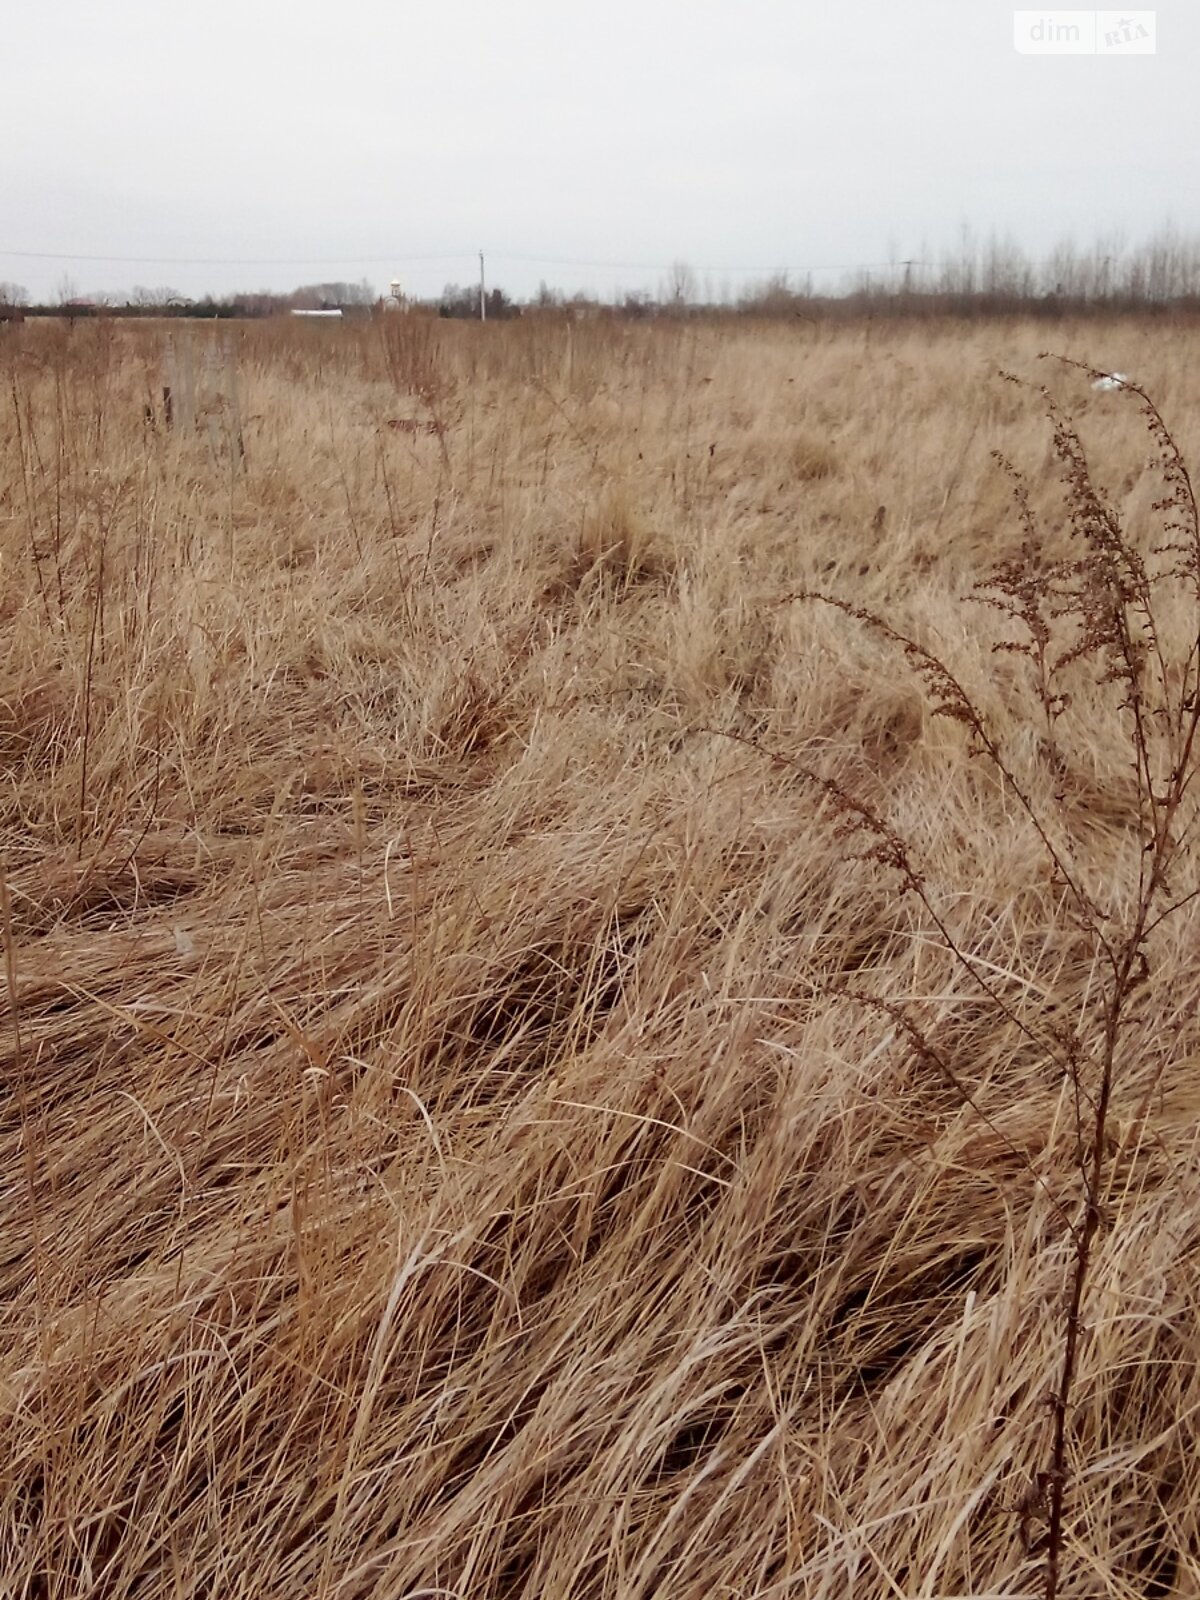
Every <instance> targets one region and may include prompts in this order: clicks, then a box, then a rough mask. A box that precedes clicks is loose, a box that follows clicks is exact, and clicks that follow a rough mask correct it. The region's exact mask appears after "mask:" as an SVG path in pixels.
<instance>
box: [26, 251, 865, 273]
mask: <svg viewBox="0 0 1200 1600" xmlns="http://www.w3.org/2000/svg"><path fill="white" fill-rule="evenodd" d="M489 253H490V254H491V255H492V259H493V260H496V261H506V262H509V263H512V264H514V265H518V266H543V267H576V268H589V267H590V268H598V269H601V270H603V271H608V272H669V271H670V269H671V265H672V263H671V262H669V261H588V260H585V259H583V258H582V257H573V256H539V255H521V254H514V253H511V252H507V251H503V250H497V251H492V252H489ZM477 255H478V252H477V251H468V250H445V251H430V252H423V253H418V254H412V253H405V252H395V253H393V254H388V255H352V256H129V255H90V254H83V253H80V252H77V251H63V250H5V249H0V257H4V258H5V259H9V258H11V259H13V260H20V261H64V262H90V263H100V264H103V263H116V264H120V265H123V266H156V267H347V266H356V265H357V266H364V265H372V266H377V265H381V264H382V265H397V266H402V265H405V264H407V263H412V262H434V261H460V262H466V261H471V260H474V259H475V258H476V256H477ZM688 264H689V266H691V270H692V271H693V272H696V273H700V274H703V275H706V276H711V277H720V276H722V275H732V276H737V277H756V276H762V277H772V276H774V275H776V274H778V273H801V274H802V273H809V272H882V271H886V270H887V269H888V268H890V267H894V266H895V265H896V263H895V262H888V261H842V262H826V263H823V264H820V265H815V266H804V267H795V266H790V265H788V264H786V263H780V262H776V263H775V264H774V265H773V266H767V267H763V266H756V267H742V266H704V265H701V266H694V265H692V264H691V263H690V262H689V263H688Z"/></svg>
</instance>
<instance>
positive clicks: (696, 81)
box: [0, 0, 1200, 295]
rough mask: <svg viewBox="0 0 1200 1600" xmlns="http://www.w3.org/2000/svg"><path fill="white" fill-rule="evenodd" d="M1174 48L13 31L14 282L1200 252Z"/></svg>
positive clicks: (852, 9) (906, 11) (219, 20)
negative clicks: (1170, 241) (1062, 50)
mask: <svg viewBox="0 0 1200 1600" xmlns="http://www.w3.org/2000/svg"><path fill="white" fill-rule="evenodd" d="M1157 34H1158V45H1157V54H1155V55H1153V56H1140V57H1104V56H1070V57H1047V56H1025V55H1020V54H1018V53H1017V52H1016V50H1015V49H1014V46H1013V13H1012V8H1011V7H1004V6H1001V5H998V4H995V3H993V0H859V3H853V0H851V3H838V0H828V3H822V4H817V3H811V0H738V4H737V5H734V4H731V3H728V0H723V3H716V0H605V3H604V4H602V5H601V4H591V5H582V4H575V3H572V0H488V3H484V0H454V3H452V4H441V5H435V4H430V3H428V0H425V3H421V4H415V3H413V0H392V3H390V4H388V3H384V0H340V3H339V4H330V3H329V0H293V3H292V4H290V5H283V4H279V3H272V4H265V3H261V0H195V3H193V4H191V5H180V4H177V3H176V4H172V3H164V0H38V3H36V4H34V3H31V0H25V3H22V0H8V4H7V5H6V6H5V7H4V13H3V19H2V25H0V278H5V279H15V280H16V281H18V282H20V283H23V284H25V285H27V287H28V288H29V289H30V291H31V292H33V293H34V294H35V295H46V294H50V293H52V292H53V291H54V290H55V289H56V287H57V286H58V285H59V284H60V282H61V280H62V279H63V276H64V274H69V275H70V277H71V279H72V280H73V281H74V283H75V285H76V286H77V287H78V289H79V290H80V291H82V292H89V291H96V290H101V289H113V288H122V287H128V286H130V285H132V284H135V283H140V284H147V285H158V284H170V285H172V286H174V287H176V288H177V289H179V290H180V291H182V292H184V293H188V294H197V293H200V292H202V291H204V290H208V289H211V290H214V291H219V290H224V289H231V288H235V287H241V288H248V289H249V288H258V287H273V288H290V287H292V286H294V285H295V284H297V283H302V282H312V281H314V280H319V279H330V278H358V277H361V276H364V275H365V276H367V277H369V278H370V279H371V280H372V282H373V283H375V284H378V285H384V284H386V282H387V280H388V279H389V278H391V277H392V276H393V274H395V275H398V276H400V277H401V278H402V279H403V280H404V281H405V284H406V286H407V287H408V288H409V289H410V290H412V291H413V292H417V293H429V292H434V291H436V290H438V289H440V288H441V286H442V285H443V284H444V283H445V282H447V281H451V280H455V281H466V280H468V279H470V278H471V277H472V275H473V273H474V271H475V270H476V268H475V265H474V262H473V259H472V258H473V253H474V252H475V251H476V250H478V249H479V248H481V247H482V248H484V249H485V250H486V251H487V253H488V257H489V278H490V279H491V280H493V281H496V282H500V283H502V284H504V285H505V286H506V287H509V288H510V289H512V290H514V291H515V292H517V293H526V292H529V291H531V290H532V289H534V288H535V287H536V285H537V283H538V281H539V279H542V278H545V279H547V280H548V281H549V282H551V283H553V284H556V285H558V286H561V287H563V288H568V289H569V288H575V287H588V288H591V289H593V290H595V291H597V292H601V293H611V292H613V290H614V289H616V288H618V287H621V288H634V287H646V288H651V289H653V288H655V287H657V286H658V284H659V283H660V281H661V279H662V275H663V274H662V265H663V264H665V263H668V262H670V261H671V260H673V259H676V258H683V259H686V260H687V261H689V262H690V263H692V264H693V266H694V267H695V269H696V270H697V273H698V274H699V275H700V276H701V278H702V279H703V277H704V275H705V274H706V273H707V274H711V277H712V281H713V283H714V285H715V286H718V287H719V286H720V284H721V281H722V280H723V279H728V280H729V281H730V282H731V284H732V286H733V287H734V288H737V287H740V286H741V285H742V284H743V283H745V281H746V270H747V269H757V270H761V271H763V272H767V271H770V270H772V269H775V268H780V267H788V268H790V269H791V270H792V271H793V272H802V271H803V270H805V269H806V268H810V267H818V268H823V267H826V266H835V265H840V264H843V263H863V264H867V263H877V262H884V261H887V260H888V259H890V258H901V257H905V256H920V255H922V254H923V253H925V252H933V253H936V252H938V251H939V250H940V249H943V248H947V247H952V246H953V245H954V243H955V241H956V240H957V238H958V236H959V231H960V229H961V228H962V226H963V225H964V224H966V225H969V226H970V227H971V228H972V229H973V230H974V231H975V233H976V234H977V235H986V234H988V233H989V232H991V231H992V230H997V231H999V232H1002V233H1004V232H1008V233H1011V234H1012V235H1014V236H1015V237H1016V238H1017V239H1019V240H1020V241H1021V243H1022V244H1024V245H1025V247H1026V248H1027V249H1028V250H1029V251H1030V252H1031V253H1032V254H1034V255H1037V254H1043V253H1045V252H1046V251H1048V249H1049V248H1050V247H1051V246H1052V245H1053V244H1054V243H1055V242H1057V241H1058V240H1059V239H1060V238H1062V237H1063V236H1064V235H1068V234H1069V235H1073V236H1074V238H1075V239H1076V240H1077V241H1078V242H1080V243H1090V242H1091V241H1092V240H1093V239H1095V238H1096V237H1097V236H1098V235H1100V234H1110V233H1112V232H1113V231H1114V230H1121V231H1123V232H1124V234H1125V235H1126V236H1127V237H1128V238H1129V239H1130V240H1131V241H1136V240H1138V239H1140V238H1142V237H1144V236H1146V235H1147V234H1149V233H1150V232H1152V231H1153V230H1154V229H1155V228H1157V227H1159V226H1161V225H1162V224H1164V223H1166V222H1167V221H1168V220H1170V221H1173V222H1174V223H1175V224H1176V225H1177V226H1178V227H1179V228H1180V229H1181V230H1182V231H1183V232H1185V233H1189V234H1190V233H1200V215H1198V214H1197V208H1198V206H1200V182H1198V181H1197V178H1198V176H1200V173H1198V168H1200V161H1198V157H1200V96H1198V95H1197V93H1196V87H1195V86H1196V76H1197V68H1198V67H1200V6H1197V5H1196V4H1195V0H1172V3H1171V4H1170V5H1167V6H1160V7H1159V8H1158V11H1157ZM6 251H12V252H17V251H24V252H52V253H59V255H60V257H62V258H65V257H68V256H72V257H86V256H91V257H100V256H120V257H146V258H149V257H156V258H180V259H178V260H176V259H172V260H167V259H159V260H145V261H100V260H92V261H88V260H80V259H76V260H67V259H62V258H59V259H35V258H33V257H32V256H31V255H26V256H20V255H15V254H5V253H4V252H6ZM434 257H442V258H444V259H431V258H434ZM335 258H336V259H335ZM415 258H422V259H415ZM226 259H229V260H231V261H232V262H233V263H234V264H230V265H225V264H215V263H216V262H217V261H221V262H224V261H225V260H226ZM185 262H190V263H193V264H184V263H185ZM606 263H622V264H623V265H621V266H619V267H613V266H608V265H605V264H606ZM833 276H834V277H836V274H834V275H833ZM828 279H829V275H828V274H818V276H817V280H816V281H817V282H818V283H821V282H823V281H828Z"/></svg>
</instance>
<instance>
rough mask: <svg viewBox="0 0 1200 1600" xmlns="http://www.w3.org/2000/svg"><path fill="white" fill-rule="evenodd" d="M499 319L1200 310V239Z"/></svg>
mask: <svg viewBox="0 0 1200 1600" xmlns="http://www.w3.org/2000/svg"><path fill="white" fill-rule="evenodd" d="M407 304H408V305H409V306H410V308H411V309H414V310H418V311H422V312H424V313H426V314H428V315H436V316H440V317H447V318H456V319H461V320H472V321H473V320H477V319H478V318H479V315H480V304H479V289H478V287H477V286H476V285H466V286H463V285H459V284H454V283H451V284H447V285H446V287H445V289H443V291H442V293H441V295H440V296H435V297H433V298H431V299H427V300H417V301H411V302H407ZM484 305H485V309H486V313H487V319H488V320H489V321H504V320H505V319H507V318H511V317H516V316H522V315H542V316H546V315H550V316H568V317H580V316H607V317H621V318H626V319H633V318H638V319H644V318H649V317H662V318H669V317H691V316H697V315H706V316H739V315H740V316H755V317H803V318H808V319H813V320H815V319H817V318H837V317H847V316H860V315H864V314H865V315H896V316H942V315H952V316H994V315H1004V314H1008V313H1012V314H1020V315H1060V314H1063V313H1075V314H1088V313H1114V312H1122V311H1128V312H1133V311H1138V312H1145V311H1168V310H1184V311H1200V238H1188V237H1185V236H1183V235H1181V234H1179V233H1177V232H1176V231H1174V230H1173V229H1166V230H1163V231H1162V232H1161V233H1159V234H1158V235H1156V236H1155V237H1153V238H1152V239H1150V240H1149V241H1148V242H1147V243H1145V244H1142V245H1140V246H1137V247H1129V246H1128V245H1126V244H1125V243H1124V242H1123V241H1122V240H1121V239H1119V238H1112V239H1106V240H1100V241H1098V242H1097V243H1096V244H1094V245H1091V246H1089V247H1086V248H1080V247H1079V246H1077V245H1075V244H1073V243H1071V242H1069V241H1068V242H1065V243H1063V244H1060V245H1059V246H1057V247H1056V248H1055V249H1054V250H1052V251H1051V252H1050V254H1049V255H1048V256H1046V257H1045V258H1044V259H1041V260H1035V259H1031V258H1030V257H1029V256H1028V255H1027V254H1026V253H1025V252H1024V251H1023V250H1022V249H1021V247H1020V246H1019V245H1017V244H1016V243H1015V242H1014V241H1013V240H1011V239H1010V238H1007V237H1000V236H997V235H993V236H991V237H990V238H988V239H986V240H982V241H979V240H976V239H974V238H973V237H972V236H971V234H970V233H969V232H968V231H966V230H964V232H963V234H962V236H961V238H960V240H959V242H958V244H957V246H956V248H955V249H953V250H951V251H948V252H943V253H942V254H941V255H939V256H934V255H932V254H931V253H929V252H928V251H927V250H925V249H924V248H923V249H922V250H921V251H920V252H919V254H918V255H916V256H914V257H910V258H897V259H893V260H892V261H890V262H889V263H887V264H886V265H885V266H877V267H871V268H865V267H864V268H860V269H857V270H855V271H852V272H847V273H845V274H843V276H842V278H841V280H840V281H839V282H837V283H836V284H832V283H827V284H823V285H822V286H821V287H820V288H818V287H816V286H815V285H814V283H813V278H812V275H811V274H808V275H806V276H803V277H799V278H795V277H793V276H792V275H790V274H789V273H788V272H784V271H780V272H778V273H775V274H773V275H769V276H767V277H765V278H763V279H761V280H759V281H758V282H757V283H755V284H753V285H752V286H749V287H746V288H743V289H742V290H741V291H740V292H734V291H732V290H731V289H728V288H725V287H722V288H720V289H714V288H713V286H712V285H711V283H707V282H706V283H705V284H704V286H703V287H702V286H701V284H700V280H699V278H698V277H697V274H696V272H695V271H694V270H693V269H692V268H691V267H690V266H689V265H688V264H687V263H686V262H685V261H675V262H673V263H672V264H671V266H670V267H669V268H668V269H667V271H666V273H665V275H664V278H663V280H662V282H661V284H660V285H659V289H658V292H657V293H656V294H654V293H650V292H649V291H646V290H637V291H634V292H630V293H627V294H624V295H621V296H618V297H616V298H610V299H607V300H605V299H601V298H600V297H598V296H596V295H592V294H588V293H574V294H566V293H564V292H563V291H562V290H560V289H556V288H553V287H551V286H550V285H549V284H547V283H545V282H543V283H542V284H540V285H539V287H538V290H537V292H536V294H534V295H532V296H530V297H529V298H527V299H526V300H524V301H520V300H518V299H517V298H516V297H514V296H512V295H510V294H508V293H507V292H506V291H505V290H504V289H503V288H500V287H498V286H493V287H492V288H491V289H489V290H488V291H487V293H486V296H485V302H484ZM394 308H395V302H394V301H391V300H389V299H384V298H382V297H380V296H379V295H378V294H377V293H376V291H375V289H374V288H373V286H372V285H371V284H370V283H369V282H367V281H366V280H365V279H363V280H362V281H360V282H358V283H341V282H330V283H313V284H304V285H301V286H300V287H299V288H296V289H292V290H290V291H289V292H287V293H279V292H277V291H275V290H267V289H260V290H256V291H252V292H249V291H242V292H238V293H233V294H228V295H224V296H214V295H205V296H204V297H203V298H201V299H197V300H192V299H188V298H187V297H185V296H183V295H181V294H179V293H178V292H177V291H175V290H174V289H171V288H169V287H157V288H147V287H144V286H140V285H139V286H135V287H134V288H133V289H131V290H129V291H128V292H124V293H121V294H112V293H106V294H94V295H90V296H81V295H80V294H79V293H78V291H77V290H76V288H75V286H74V285H73V283H72V282H71V281H70V280H69V279H66V278H64V279H63V281H62V283H61V284H60V286H59V290H58V293H57V295H56V296H55V297H54V299H53V300H51V301H46V302H44V303H41V304H31V303H30V297H29V295H28V294H27V292H26V291H25V289H24V288H23V287H22V286H21V285H20V284H17V283H9V282H0V320H2V319H5V318H7V319H10V320H11V319H12V318H13V317H14V316H17V315H22V314H23V315H26V316H62V315H64V314H65V315H67V316H91V315H97V314H104V315H110V316H121V317H147V316H153V317H206V318H211V317H221V318H235V317H271V316H280V315H283V314H285V313H287V312H289V311H298V310H311V311H319V310H333V309H338V310H341V311H343V312H344V313H345V314H347V315H357V316H367V315H370V314H372V313H382V312H383V311H385V310H392V309H394Z"/></svg>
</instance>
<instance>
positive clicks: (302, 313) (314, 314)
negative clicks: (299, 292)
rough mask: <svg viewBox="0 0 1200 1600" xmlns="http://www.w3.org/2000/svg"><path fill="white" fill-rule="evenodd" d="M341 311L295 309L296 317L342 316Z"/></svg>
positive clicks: (294, 314) (293, 313)
mask: <svg viewBox="0 0 1200 1600" xmlns="http://www.w3.org/2000/svg"><path fill="white" fill-rule="evenodd" d="M341 314H342V313H341V311H340V309H339V310H335V311H293V312H292V315H293V316H294V317H340V316H341Z"/></svg>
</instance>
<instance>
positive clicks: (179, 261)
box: [0, 250, 465, 267]
mask: <svg viewBox="0 0 1200 1600" xmlns="http://www.w3.org/2000/svg"><path fill="white" fill-rule="evenodd" d="M0 256H4V257H10V256H11V257H14V258H17V259H20V260H22V261H95V262H105V261H118V262H121V263H123V264H124V265H126V266H142V267H347V266H354V265H355V263H358V264H360V265H361V264H362V263H364V262H370V263H371V264H372V265H375V264H378V263H381V262H397V263H400V264H403V263H404V262H408V261H458V260H461V259H465V255H464V253H463V252H460V251H457V250H448V251H445V252H443V253H441V254H426V255H386V256H257V257H255V256H97V255H79V254H77V253H75V252H71V251H63V250H0Z"/></svg>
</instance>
